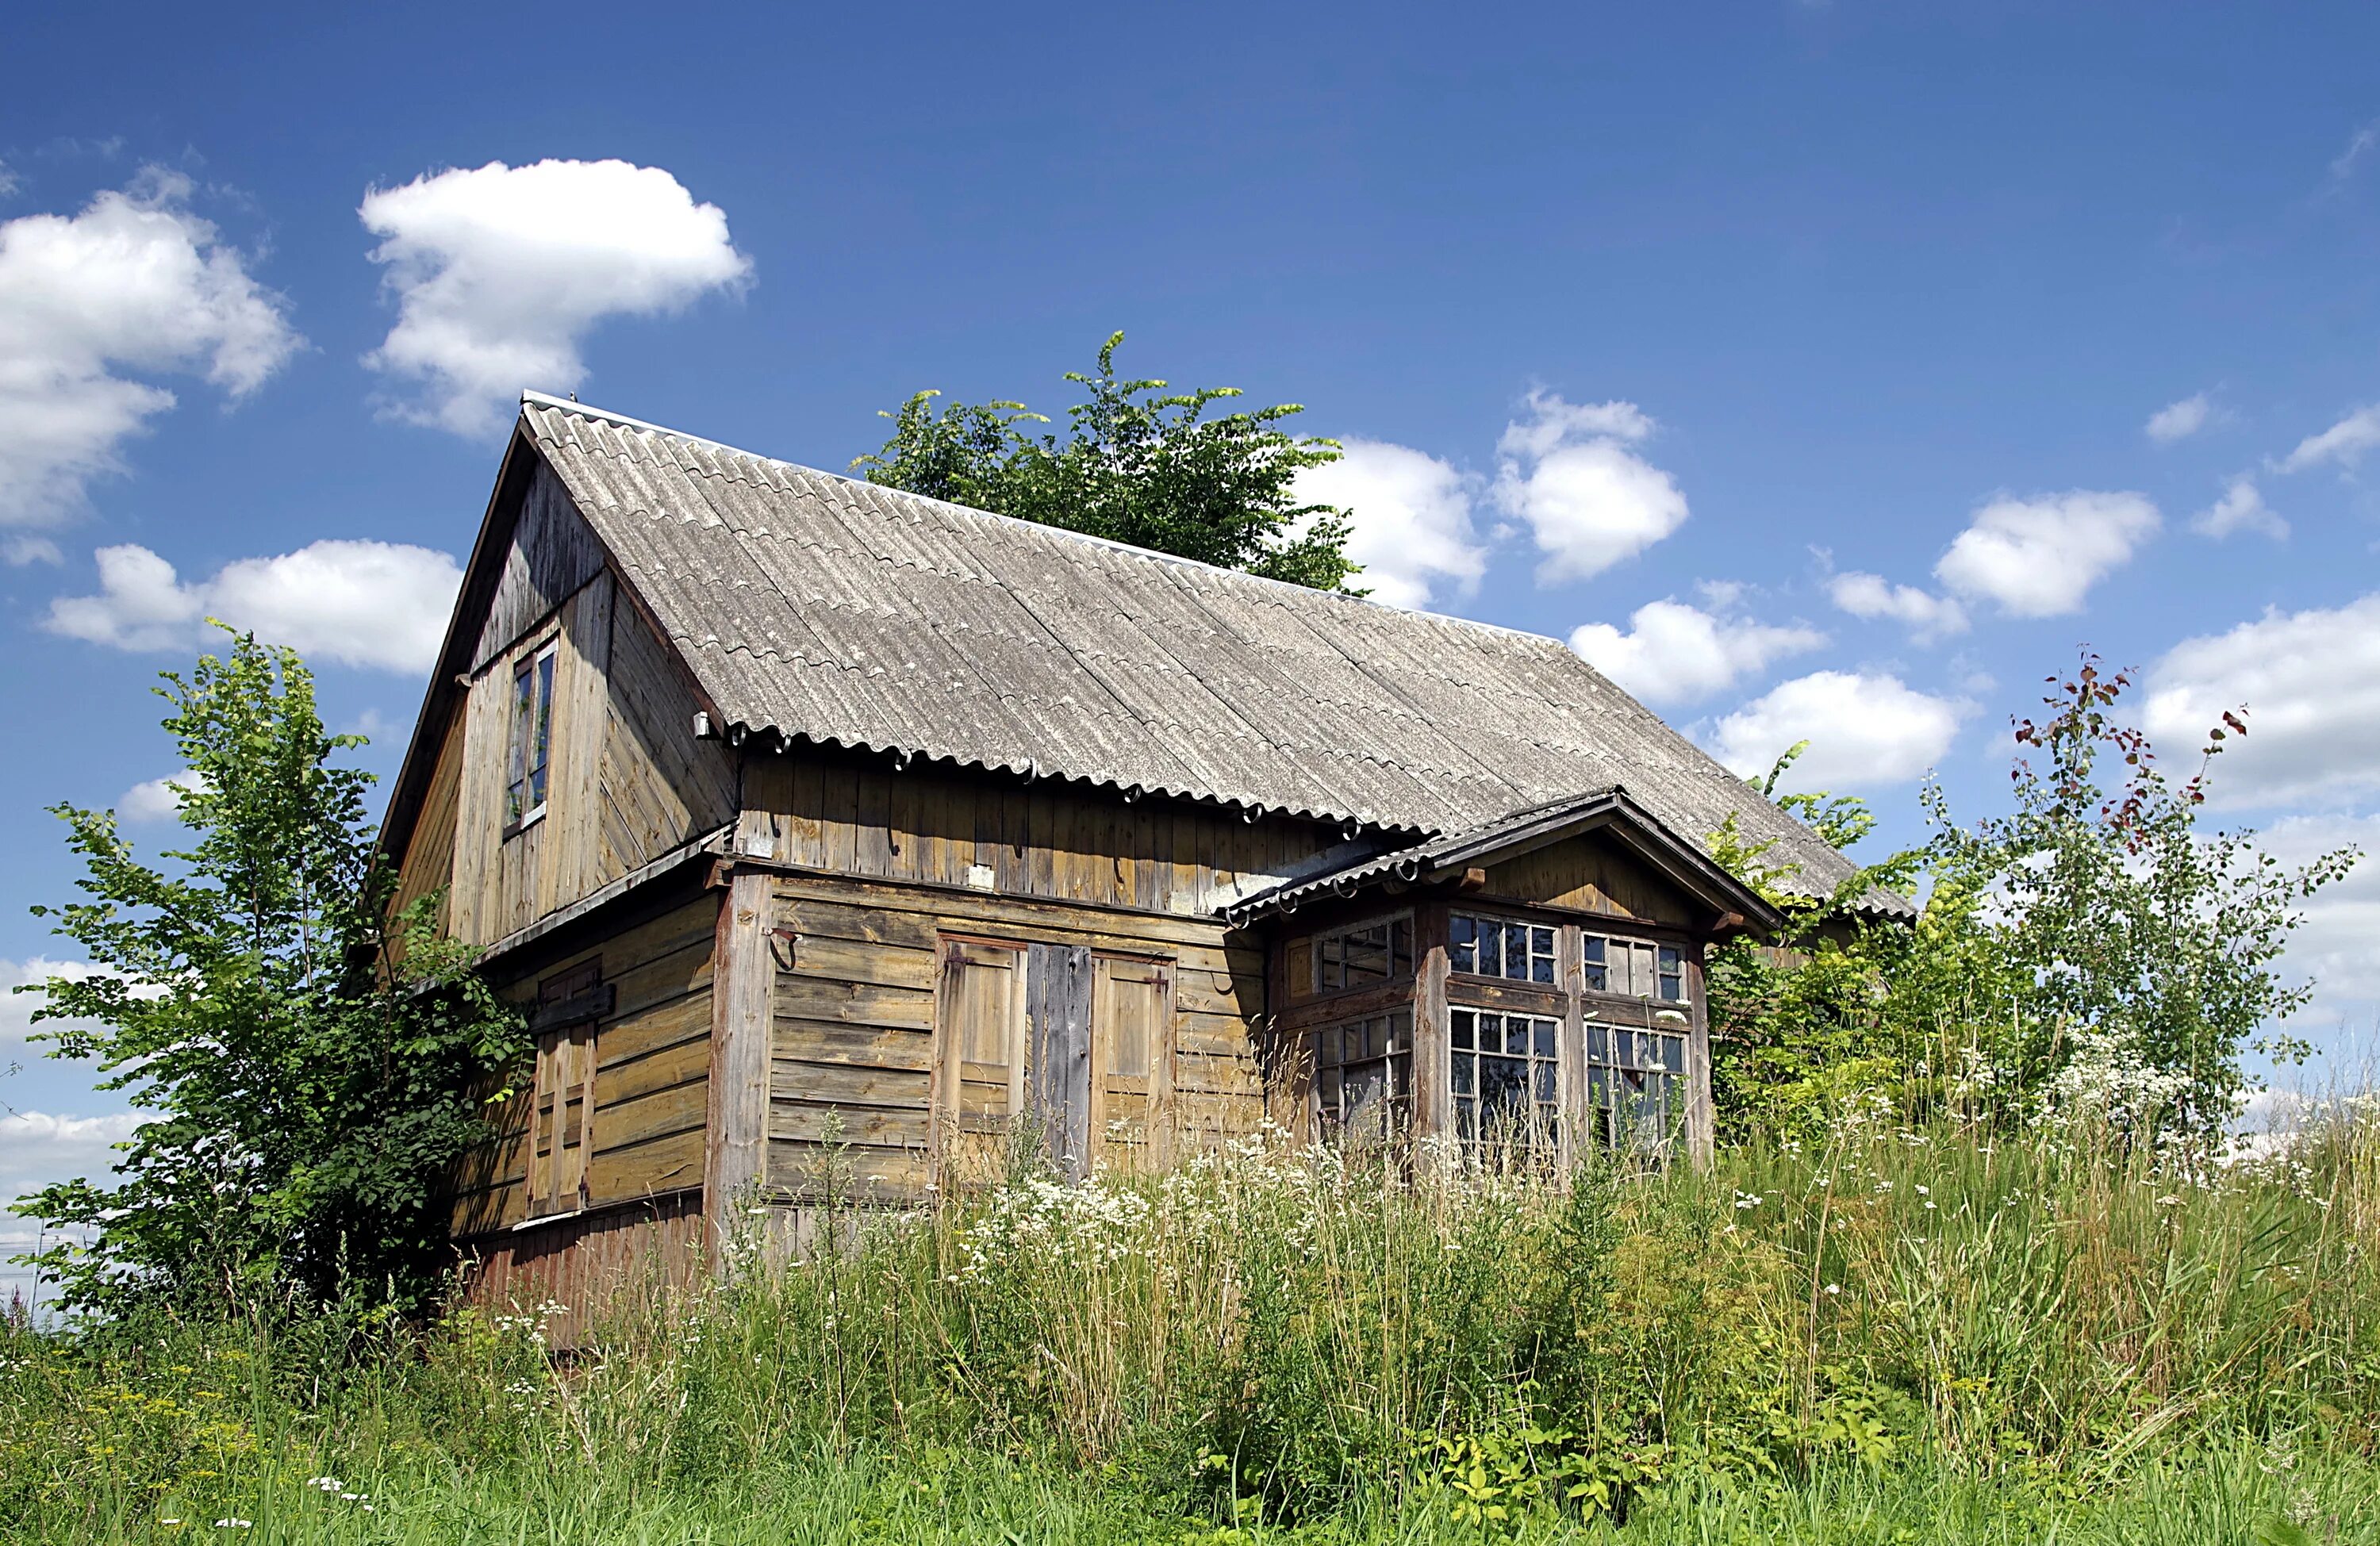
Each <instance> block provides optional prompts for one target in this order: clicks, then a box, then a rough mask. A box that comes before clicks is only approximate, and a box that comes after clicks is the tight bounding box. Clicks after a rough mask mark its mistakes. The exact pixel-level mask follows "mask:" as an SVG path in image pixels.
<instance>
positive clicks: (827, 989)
mask: <svg viewBox="0 0 2380 1546" xmlns="http://www.w3.org/2000/svg"><path fill="white" fill-rule="evenodd" d="M773 1003H774V1008H775V1012H776V1013H777V1014H779V1015H781V1016H783V1017H784V1018H785V1019H788V1020H823V1021H834V1022H837V1023H840V1024H844V1025H880V1026H885V1027H889V1028H893V1029H909V1030H917V1031H929V1030H931V1029H933V1024H934V996H933V994H932V993H931V992H930V991H928V990H925V989H920V988H897V987H879V986H877V985H876V984H871V983H834V982H828V981H826V980H824V979H822V978H817V977H795V976H790V975H780V976H779V977H778V979H777V991H776V995H775V997H774V1000H773Z"/></svg>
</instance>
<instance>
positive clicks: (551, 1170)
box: [528, 961, 602, 1216]
mask: <svg viewBox="0 0 2380 1546" xmlns="http://www.w3.org/2000/svg"><path fill="white" fill-rule="evenodd" d="M601 977H602V968H601V964H600V963H598V962H595V961H589V962H587V963H586V964H585V965H583V966H579V967H575V968H573V969H572V970H570V971H568V972H562V973H561V974H559V975H557V976H554V977H550V978H548V979H547V980H546V981H544V982H543V983H540V984H538V993H537V998H538V1005H539V1008H540V1011H542V1010H544V1009H548V1008H550V1007H561V1006H565V1005H568V1006H585V1007H587V1009H589V1014H588V1016H587V1018H584V1019H579V1020H575V1021H570V1022H568V1023H565V1024H560V1025H548V1026H543V1027H541V1028H540V1030H539V1032H538V1037H537V1093H536V1103H535V1105H533V1106H532V1107H531V1108H530V1127H529V1153H528V1212H529V1214H530V1215H531V1216H536V1215H539V1214H566V1213H570V1212H573V1211H575V1210H577V1209H579V1208H583V1207H585V1206H586V1205H587V1156H588V1154H589V1151H590V1150H591V1149H592V1147H593V1141H594V1126H595V1020H594V1017H593V1012H592V1011H593V1008H594V1006H595V1005H596V1004H597V1003H598V1002H599V997H598V991H597V990H598V988H599V986H600V984H601ZM548 1018H549V1017H547V1016H546V1015H544V1014H543V1013H540V1015H539V1016H538V1017H537V1019H538V1020H540V1021H545V1020H547V1019H548Z"/></svg>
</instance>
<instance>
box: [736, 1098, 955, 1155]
mask: <svg viewBox="0 0 2380 1546" xmlns="http://www.w3.org/2000/svg"><path fill="white" fill-rule="evenodd" d="M929 1131H930V1127H929V1121H928V1117H927V1113H926V1112H925V1111H924V1110H922V1109H919V1110H915V1111H901V1110H892V1109H882V1108H878V1107H873V1106H854V1107H849V1108H844V1107H839V1106H833V1105H825V1104H823V1103H820V1102H814V1101H803V1100H774V1099H772V1100H771V1101H770V1102H769V1137H770V1139H771V1141H775V1140H778V1139H790V1140H793V1141H798V1142H807V1143H826V1142H832V1141H842V1142H845V1143H875V1144H889V1145H892V1146H894V1147H900V1146H903V1145H914V1146H915V1147H917V1148H918V1149H920V1150H922V1149H924V1148H925V1146H926V1142H927V1140H928V1136H929Z"/></svg>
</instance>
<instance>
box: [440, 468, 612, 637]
mask: <svg viewBox="0 0 2380 1546" xmlns="http://www.w3.org/2000/svg"><path fill="white" fill-rule="evenodd" d="M602 567H603V545H602V543H601V541H599V540H598V539H597V537H596V536H595V531H594V528H593V527H591V526H589V525H588V524H587V521H586V518H585V517H584V516H582V515H580V514H579V513H578V507H577V505H575V504H573V503H572V502H571V501H570V495H569V492H568V491H567V490H565V489H564V488H563V487H562V479H560V478H558V477H555V476H554V475H553V468H551V467H548V466H546V465H544V464H543V463H542V462H540V463H539V464H538V465H537V467H536V469H535V470H534V471H533V472H532V473H531V474H530V475H529V479H528V490H527V492H526V493H525V494H524V496H523V498H522V500H521V508H520V514H519V516H518V518H517V519H516V521H515V523H514V525H513V539H512V545H511V546H510V547H509V548H507V549H506V550H505V552H504V573H503V574H501V575H499V576H498V577H497V580H496V588H495V594H494V595H493V596H492V597H491V598H489V602H488V614H487V616H486V617H485V618H484V619H483V620H482V621H481V622H480V644H479V647H478V648H477V649H476V650H474V651H473V652H472V655H471V670H472V671H473V672H474V673H477V672H480V671H482V670H486V669H487V668H488V665H489V663H490V662H492V661H493V660H494V659H496V658H497V657H499V656H502V655H506V654H509V653H511V651H512V648H513V646H516V645H517V644H519V643H520V642H521V641H522V640H523V639H524V638H525V637H526V636H527V635H528V634H529V632H530V631H531V630H533V629H535V628H536V627H537V626H538V625H539V624H540V623H541V622H544V621H545V620H546V619H547V618H549V617H551V616H553V610H554V609H555V608H556V607H559V606H560V605H562V601H563V598H565V597H566V596H569V595H571V594H572V593H573V592H575V591H577V589H578V588H579V587H580V586H584V585H586V584H587V582H588V581H589V580H591V579H593V578H594V577H595V576H596V574H597V573H599V572H600V571H601V569H602Z"/></svg>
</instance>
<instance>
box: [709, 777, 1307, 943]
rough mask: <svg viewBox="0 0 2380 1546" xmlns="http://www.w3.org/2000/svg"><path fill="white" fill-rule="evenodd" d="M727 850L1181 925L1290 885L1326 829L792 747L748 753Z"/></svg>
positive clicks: (1090, 790)
mask: <svg viewBox="0 0 2380 1546" xmlns="http://www.w3.org/2000/svg"><path fill="white" fill-rule="evenodd" d="M737 838H738V849H739V851H740V852H747V853H757V854H764V855H768V856H771V857H772V858H774V859H775V860H777V861H778V862H779V863H782V864H791V865H795V866H798V867H800V868H803V869H810V870H821V871H825V872H828V873H831V874H838V875H855V876H866V877H868V878H870V879H883V880H906V881H919V882H923V883H926V884H929V885H937V886H956V887H965V888H972V889H977V890H983V891H990V892H993V893H996V894H998V895H1002V896H1008V897H1039V898H1046V899H1048V900H1052V901H1067V902H1081V903H1087V904H1089V905H1092V906H1097V907H1114V908H1132V909H1136V910H1139V911H1143V912H1172V913H1179V914H1182V915H1184V916H1207V915H1211V914H1212V913H1213V912H1216V911H1217V910H1218V909H1220V908H1221V907H1222V906H1223V905H1224V904H1225V903H1227V902H1231V901H1233V900H1238V899H1239V898H1241V897H1243V896H1246V895H1251V894H1253V893H1255V892H1256V891H1258V890H1261V889H1263V888H1266V887H1268V886H1270V885H1272V884H1274V883H1275V882H1277V881H1279V880H1281V879H1282V878H1284V877H1286V876H1289V875H1291V874H1292V873H1293V870H1294V868H1295V866H1297V865H1299V864H1304V863H1306V862H1308V861H1310V860H1311V859H1312V858H1313V857H1314V856H1315V855H1316V854H1318V853H1320V852H1323V851H1324V850H1326V849H1328V848H1330V846H1331V845H1332V844H1333V843H1335V842H1337V841H1338V840H1339V835H1338V832H1337V829H1336V828H1334V827H1325V826H1322V825H1319V824H1317V823H1314V822H1310V821H1303V820H1298V819H1294V818H1291V817H1285V816H1268V817H1265V818H1263V819H1261V820H1257V821H1255V822H1249V821H1245V820H1243V819H1242V818H1241V816H1240V815H1238V814H1237V813H1235V812H1233V811H1227V810H1220V809H1210V808H1208V807H1205V806H1198V805H1190V804H1185V803H1179V802H1174V801H1166V800H1156V799H1150V800H1140V801H1131V802H1128V801H1126V800H1125V799H1124V797H1123V795H1122V794H1121V793H1118V792H1116V791H1112V790H1103V789H1095V788H1089V787H1087V786H1082V785H1062V784H1053V783H1043V784H1036V785H1033V786H1030V787H1027V786H1026V785H1024V784H1022V783H1020V782H1018V781H1017V780H1015V779H1011V778H1008V777H1006V776H1004V775H1002V776H987V775H984V774H980V773H967V772H964V771H959V770H953V769H945V768H933V769H929V768H924V767H912V768H910V769H909V770H907V771H905V772H896V771H894V770H893V769H892V766H891V764H890V763H889V762H887V761H885V760H884V759H882V758H871V757H863V756H858V755H845V754H842V753H838V752H834V751H832V750H829V749H824V748H808V747H805V748H801V749H798V750H795V751H793V752H789V753H784V754H780V755H761V754H758V753H754V754H751V755H748V756H747V762H746V765H745V774H744V815H743V818H742V821H741V825H740V827H739V828H738V832H737Z"/></svg>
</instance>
